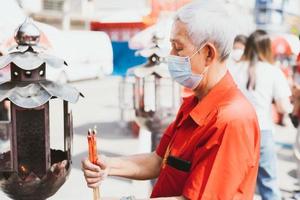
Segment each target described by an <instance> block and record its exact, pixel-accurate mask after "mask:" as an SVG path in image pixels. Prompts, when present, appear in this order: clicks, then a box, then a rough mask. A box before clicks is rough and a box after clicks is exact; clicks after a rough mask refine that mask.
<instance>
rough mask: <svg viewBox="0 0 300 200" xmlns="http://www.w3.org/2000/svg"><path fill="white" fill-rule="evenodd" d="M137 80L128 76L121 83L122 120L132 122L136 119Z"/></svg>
mask: <svg viewBox="0 0 300 200" xmlns="http://www.w3.org/2000/svg"><path fill="white" fill-rule="evenodd" d="M134 85H135V78H134V77H133V76H128V77H126V78H124V79H123V81H121V83H120V90H119V98H120V99H119V102H120V104H119V106H120V109H121V119H122V120H124V121H131V120H133V119H134V118H135V112H134V92H135V90H134V89H135V86H134Z"/></svg>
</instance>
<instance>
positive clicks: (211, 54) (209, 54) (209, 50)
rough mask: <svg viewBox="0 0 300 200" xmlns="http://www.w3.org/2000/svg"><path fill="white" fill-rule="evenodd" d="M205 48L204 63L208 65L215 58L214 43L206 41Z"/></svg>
mask: <svg viewBox="0 0 300 200" xmlns="http://www.w3.org/2000/svg"><path fill="white" fill-rule="evenodd" d="M205 48H206V57H205V62H206V63H205V65H206V66H208V65H210V64H211V63H212V62H214V60H215V59H216V56H217V49H216V47H215V45H213V44H211V43H207V44H206V47H205Z"/></svg>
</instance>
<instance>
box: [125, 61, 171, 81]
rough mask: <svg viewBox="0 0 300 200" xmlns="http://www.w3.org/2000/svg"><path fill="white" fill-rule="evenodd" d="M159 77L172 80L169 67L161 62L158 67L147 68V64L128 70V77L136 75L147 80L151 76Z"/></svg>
mask: <svg viewBox="0 0 300 200" xmlns="http://www.w3.org/2000/svg"><path fill="white" fill-rule="evenodd" d="M153 74H154V75H158V76H160V77H162V78H170V73H169V70H168V65H167V64H166V63H164V62H161V63H160V64H158V65H152V66H147V64H146V65H145V64H143V65H138V66H136V67H133V68H131V69H129V70H128V72H127V75H134V76H137V77H139V78H145V77H146V76H150V75H153Z"/></svg>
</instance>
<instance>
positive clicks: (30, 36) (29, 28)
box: [15, 17, 41, 45]
mask: <svg viewBox="0 0 300 200" xmlns="http://www.w3.org/2000/svg"><path fill="white" fill-rule="evenodd" d="M40 35H41V32H40V30H39V29H38V27H37V26H36V25H35V24H34V23H33V20H32V19H31V18H30V17H27V18H26V19H25V21H24V22H23V23H22V24H21V25H20V26H19V27H18V29H17V31H16V34H15V40H16V42H17V43H18V45H37V44H38V43H39V41H40Z"/></svg>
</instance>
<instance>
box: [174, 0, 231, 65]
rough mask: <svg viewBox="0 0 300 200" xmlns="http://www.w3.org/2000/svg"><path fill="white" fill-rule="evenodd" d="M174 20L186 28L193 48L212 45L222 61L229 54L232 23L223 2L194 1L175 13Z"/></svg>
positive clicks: (214, 0) (215, 0)
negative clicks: (208, 43)
mask: <svg viewBox="0 0 300 200" xmlns="http://www.w3.org/2000/svg"><path fill="white" fill-rule="evenodd" d="M175 20H179V21H180V22H182V23H184V24H185V25H186V26H187V31H188V35H189V37H190V39H191V41H192V43H193V44H194V45H195V46H197V47H200V46H201V45H203V44H204V43H206V42H211V43H213V44H214V45H215V47H216V48H217V51H218V52H219V54H220V60H222V61H223V60H225V59H226V58H227V57H228V55H229V54H230V51H231V49H232V46H233V39H234V35H235V33H234V31H233V27H231V26H232V23H233V21H232V20H231V17H230V16H229V14H228V13H227V10H226V8H225V5H224V3H223V2H220V1H218V0H194V1H192V2H191V3H189V4H187V5H185V6H184V7H182V8H181V9H179V10H178V11H177V13H176V14H175Z"/></svg>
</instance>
